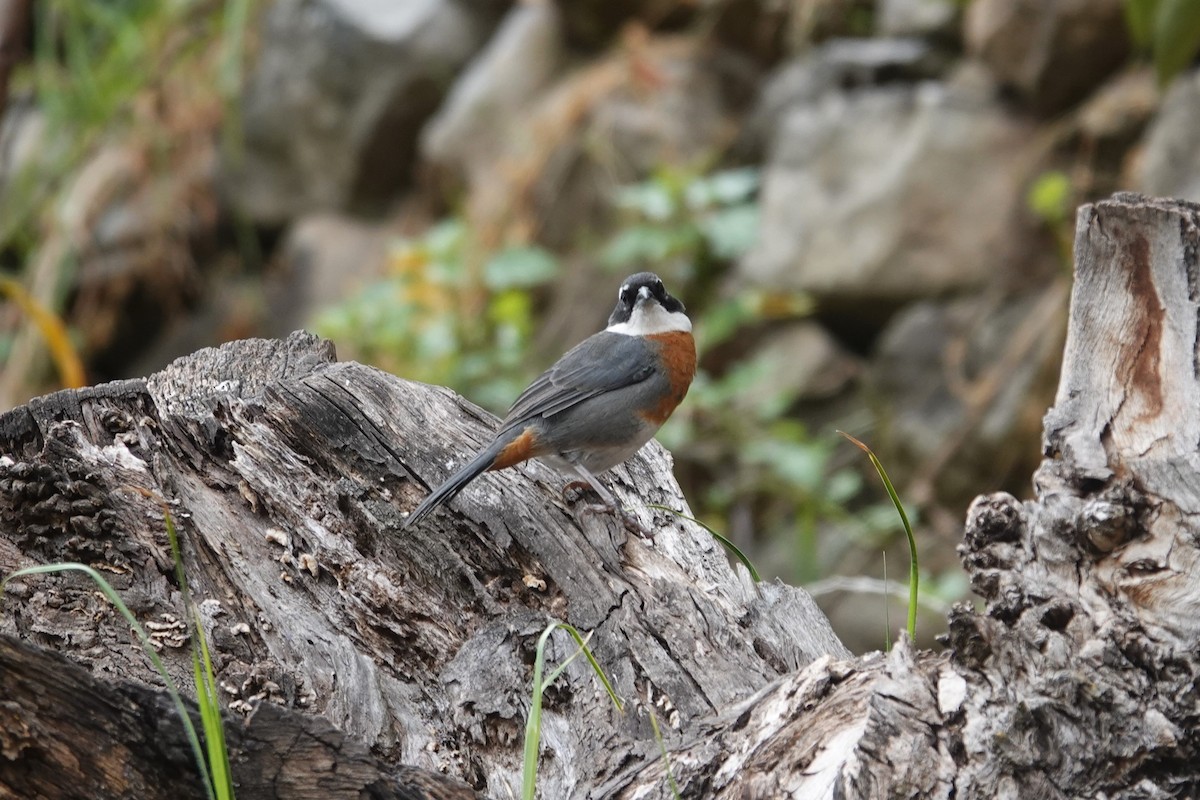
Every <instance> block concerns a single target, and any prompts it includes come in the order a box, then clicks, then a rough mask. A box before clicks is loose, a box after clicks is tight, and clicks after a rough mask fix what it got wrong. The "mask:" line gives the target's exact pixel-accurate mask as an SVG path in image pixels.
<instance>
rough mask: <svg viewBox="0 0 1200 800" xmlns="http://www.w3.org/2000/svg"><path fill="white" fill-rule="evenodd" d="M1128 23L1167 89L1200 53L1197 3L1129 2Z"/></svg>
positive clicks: (1176, 0) (1193, 0) (1190, 0)
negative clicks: (1148, 53) (1173, 79)
mask: <svg viewBox="0 0 1200 800" xmlns="http://www.w3.org/2000/svg"><path fill="white" fill-rule="evenodd" d="M1125 21H1126V23H1127V25H1128V26H1129V34H1130V36H1131V37H1132V38H1133V41H1134V43H1135V44H1137V46H1138V47H1140V48H1142V49H1144V50H1148V51H1149V52H1150V55H1151V57H1152V59H1153V61H1154V69H1155V72H1156V73H1157V74H1158V82H1159V83H1160V84H1161V85H1164V86H1165V85H1166V84H1167V83H1169V82H1170V80H1171V78H1173V77H1175V75H1176V74H1178V73H1179V72H1180V70H1182V69H1184V68H1185V67H1187V66H1188V64H1190V63H1191V62H1192V61H1193V60H1194V59H1195V58H1196V54H1197V53H1198V52H1200V3H1197V2H1196V0H1125Z"/></svg>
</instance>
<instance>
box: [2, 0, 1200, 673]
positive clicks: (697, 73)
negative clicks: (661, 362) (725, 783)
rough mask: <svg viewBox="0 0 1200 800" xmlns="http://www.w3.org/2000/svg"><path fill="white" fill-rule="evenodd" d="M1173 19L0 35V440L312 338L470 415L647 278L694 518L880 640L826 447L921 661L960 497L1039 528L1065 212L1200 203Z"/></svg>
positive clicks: (697, 14)
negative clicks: (634, 277) (684, 384)
mask: <svg viewBox="0 0 1200 800" xmlns="http://www.w3.org/2000/svg"><path fill="white" fill-rule="evenodd" d="M1197 7H1200V6H1198V4H1195V3H1190V2H1187V0H1157V1H1156V0H972V1H971V2H965V1H964V0H526V1H525V2H520V1H518V0H404V2H396V0H274V2H265V1H264V2H252V0H108V1H107V2H103V3H98V2H91V1H90V0H39V1H38V2H37V3H34V2H32V0H0V25H2V26H3V28H2V30H0V104H2V106H3V116H2V118H0V258H2V261H0V290H2V291H3V296H4V298H5V300H4V303H3V305H2V306H0V363H3V374H2V376H0V409H6V408H10V407H12V406H14V405H17V404H20V403H22V402H24V401H25V400H27V399H29V398H30V397H32V396H34V395H37V394H40V393H44V392H47V391H50V390H53V389H56V388H60V387H61V386H63V385H65V384H70V383H74V382H78V381H79V380H81V378H80V377H79V374H78V368H82V374H83V376H84V377H83V378H82V379H83V380H86V381H87V382H89V383H95V382H100V381H105V380H111V379H114V378H120V377H127V376H133V375H144V374H147V373H149V372H152V371H154V370H156V369H159V368H161V367H162V366H163V365H165V364H166V363H167V362H168V361H170V360H171V359H172V358H174V357H177V356H179V355H181V354H184V353H187V352H190V351H192V350H194V349H196V348H197V347H201V346H204V345H209V344H215V343H218V342H221V341H224V340H228V339H231V338H238V337H244V336H280V335H283V334H285V333H287V332H288V331H290V330H292V329H294V328H297V327H308V328H311V329H315V330H316V331H318V332H319V333H321V334H323V335H325V336H328V337H331V338H332V339H334V340H335V342H336V343H337V347H338V351H339V354H340V356H341V357H342V358H352V359H359V360H363V361H368V362H371V363H375V364H378V365H379V366H381V367H383V368H385V369H388V370H390V371H392V372H394V373H396V374H398V375H401V376H404V377H408V378H413V379H418V380H424V381H431V382H436V383H443V384H447V385H450V386H452V387H454V388H455V389H457V390H458V391H460V392H462V393H464V394H465V395H467V396H468V397H470V398H471V399H472V400H475V401H476V402H479V403H481V404H482V405H485V406H487V407H489V408H490V409H492V410H493V411H496V412H498V413H500V412H503V410H504V409H505V407H506V406H507V404H508V403H509V402H510V401H511V400H512V399H513V398H514V397H515V395H516V393H517V392H518V391H519V389H520V388H521V387H522V386H523V385H524V384H525V382H526V381H527V380H528V379H529V378H531V377H532V376H533V375H535V374H536V373H537V372H538V371H540V370H541V369H543V368H544V367H545V366H546V365H547V364H548V363H549V362H550V361H551V360H553V359H554V358H555V357H557V355H558V354H560V353H561V352H562V351H563V350H564V349H565V348H566V347H567V346H569V345H570V344H572V343H574V342H575V341H577V340H579V339H581V338H583V337H584V336H586V335H588V334H589V333H591V332H593V331H595V330H596V329H597V328H598V327H600V326H601V325H602V324H603V322H604V318H605V316H606V315H607V313H608V311H609V306H610V305H611V303H610V300H611V299H612V295H613V293H614V287H615V286H616V285H617V282H618V280H619V278H620V277H622V276H624V275H626V274H628V273H630V272H632V271H635V270H638V269H642V268H649V269H653V270H656V271H658V272H659V273H660V274H662V275H663V277H664V279H666V281H667V282H668V285H669V286H670V287H671V288H672V291H673V292H674V293H676V294H678V295H679V296H681V297H682V298H684V299H685V301H686V302H687V303H688V305H689V309H690V311H691V312H692V315H693V318H694V319H695V320H696V323H697V333H698V338H699V342H700V347H701V353H702V357H701V364H702V372H701V374H700V375H699V376H698V378H697V381H696V384H695V386H694V388H693V389H692V393H691V395H690V396H689V399H688V401H687V402H686V403H685V404H684V406H683V407H682V408H681V410H680V411H679V412H678V413H677V414H676V416H675V418H674V419H673V420H672V421H671V422H670V423H669V425H668V426H667V427H666V428H665V429H664V430H663V432H662V434H661V437H660V438H661V439H662V440H663V441H664V443H666V444H667V445H668V446H669V447H670V448H671V449H672V451H673V452H674V454H675V459H676V471H677V474H678V476H679V479H680V482H681V483H682V484H683V486H684V489H685V491H686V493H687V495H688V496H689V498H691V503H692V507H693V509H694V510H695V511H696V513H697V514H698V515H699V516H700V517H701V518H702V519H703V520H704V521H705V522H707V523H708V524H710V525H711V526H713V527H714V528H716V529H718V530H721V531H723V532H724V533H726V534H727V535H728V536H730V537H731V538H732V539H733V540H734V541H735V542H736V543H738V544H739V545H740V546H741V547H742V548H743V549H745V550H746V551H748V552H749V553H750V554H751V556H752V558H753V559H754V560H755V561H756V562H757V564H758V566H759V568H760V569H761V570H762V571H763V572H764V573H765V574H767V575H769V576H779V577H782V578H783V579H785V580H787V581H792V582H800V583H804V584H806V585H808V586H810V587H811V588H812V589H813V591H814V593H815V594H816V596H817V598H818V601H819V602H820V603H821V604H822V606H823V607H824V608H825V609H826V611H827V612H828V613H829V614H830V616H831V618H832V619H833V620H834V622H835V625H836V626H837V627H838V629H839V632H840V634H841V635H842V638H843V640H844V641H846V642H847V644H849V645H850V646H851V647H854V648H857V649H860V650H863V649H870V648H876V647H880V646H882V645H883V643H884V638H885V633H884V630H885V627H887V626H888V625H889V624H890V625H891V627H892V628H893V629H895V628H896V627H898V626H900V625H901V624H902V621H903V618H904V613H903V610H902V608H903V595H904V587H903V582H904V576H905V573H906V570H907V547H906V545H905V543H904V538H903V535H902V533H901V530H900V527H899V524H898V520H897V519H896V516H895V512H894V511H893V510H892V509H891V507H890V506H889V505H888V504H887V503H886V497H885V495H884V494H883V493H882V491H881V489H880V488H879V486H878V480H877V478H876V477H875V476H874V474H873V473H871V472H870V471H869V466H868V465H867V463H866V462H865V460H864V459H863V458H862V457H861V454H860V453H859V452H858V451H857V450H855V449H854V448H853V447H852V446H850V445H849V444H848V443H846V442H845V441H844V440H842V439H840V437H838V436H837V435H836V434H835V431H836V430H837V429H843V430H846V431H848V432H850V433H852V434H854V435H856V436H858V437H859V438H861V439H863V440H865V441H866V442H868V443H869V444H871V445H872V446H873V447H875V449H876V450H877V452H878V453H879V454H880V456H881V457H882V459H883V462H884V464H885V465H886V466H887V467H888V470H889V472H890V473H891V475H892V478H893V480H894V481H895V482H896V483H897V485H898V487H899V488H900V491H901V494H902V496H903V497H904V499H905V500H906V501H907V504H908V506H909V508H910V511H911V512H912V513H913V514H914V516H915V518H916V520H917V525H918V536H919V542H920V547H921V553H922V562H921V563H922V571H923V573H924V578H925V582H924V584H923V587H922V589H923V596H924V598H925V603H926V606H925V607H926V611H927V616H926V618H925V619H924V620H923V621H922V624H921V625H920V631H921V633H922V638H923V639H924V643H926V644H930V643H932V637H933V636H934V635H936V634H937V633H938V632H939V627H938V626H939V624H940V623H939V619H940V618H939V613H940V612H942V611H943V610H944V609H945V607H946V605H947V604H949V603H951V602H954V601H957V600H961V599H969V598H968V594H967V589H966V586H965V581H964V580H963V579H962V577H961V574H960V572H959V569H958V561H957V558H956V556H955V546H956V544H957V542H958V539H959V533H960V526H961V523H962V520H963V515H964V511H965V508H966V505H967V503H968V502H969V501H970V499H971V498H972V497H973V496H974V495H975V494H977V493H981V492H988V491H993V490H1000V489H1003V490H1008V491H1010V492H1013V493H1015V494H1017V495H1018V496H1027V495H1029V493H1030V483H1029V476H1030V474H1031V472H1032V469H1033V467H1034V466H1035V464H1036V462H1037V461H1038V459H1039V458H1040V443H1039V435H1040V421H1041V415H1042V413H1043V412H1044V410H1045V409H1046V408H1047V406H1048V404H1049V403H1050V401H1051V398H1052V394H1053V391H1054V388H1055V380H1056V375H1057V359H1058V357H1059V353H1060V351H1061V346H1062V336H1063V329H1064V324H1065V319H1066V302H1067V297H1068V294H1069V281H1070V242H1071V239H1072V224H1073V210H1074V208H1075V206H1076V205H1077V204H1079V203H1081V202H1084V201H1087V200H1090V199H1093V198H1097V197H1102V196H1105V195H1107V194H1109V193H1110V192H1112V191H1114V190H1117V189H1131V190H1141V191H1146V192H1150V193H1155V194H1164V195H1173V196H1178V197H1186V198H1189V199H1193V200H1200V155H1198V154H1200V71H1197V70H1196V69H1194V68H1193V66H1192V64H1193V62H1194V60H1195V54H1196V49H1197V43H1198V42H1200V18H1198V17H1200V15H1198V14H1197V12H1196V11H1195V10H1194V9H1195V8H1197ZM39 310H40V311H39ZM72 364H75V367H76V369H74V370H73V369H72ZM885 576H886V578H887V583H886V584H885V583H884V578H885ZM885 586H886V587H888V588H889V589H890V590H891V591H892V592H893V593H894V595H895V597H893V598H891V599H890V600H889V599H885V593H884V592H883V591H882V590H883V589H884V587H885ZM889 605H890V608H889Z"/></svg>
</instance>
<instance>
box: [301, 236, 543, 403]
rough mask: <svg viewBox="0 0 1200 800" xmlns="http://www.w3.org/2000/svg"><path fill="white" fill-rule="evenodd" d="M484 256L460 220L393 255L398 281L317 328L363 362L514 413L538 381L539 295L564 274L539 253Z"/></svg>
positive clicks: (370, 290) (511, 250) (374, 288)
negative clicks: (532, 349)
mask: <svg viewBox="0 0 1200 800" xmlns="http://www.w3.org/2000/svg"><path fill="white" fill-rule="evenodd" d="M479 249H480V248H479V247H478V246H477V244H476V243H475V242H474V241H473V239H472V236H471V233H470V231H469V230H468V228H467V226H466V224H465V223H464V222H463V221H462V220H459V219H450V220H447V221H445V222H442V223H440V224H438V225H436V226H434V227H432V228H430V229H429V230H428V231H427V232H426V233H425V234H424V235H423V236H421V237H418V238H414V239H404V240H401V241H399V242H397V243H396V245H395V247H394V248H393V251H392V254H391V258H390V273H391V274H390V275H388V276H387V277H386V278H384V279H383V280H380V281H376V282H374V283H372V284H370V285H369V286H366V287H364V288H363V289H362V290H361V291H360V292H359V293H358V294H357V296H355V297H354V298H352V299H351V300H350V301H348V302H346V303H343V304H341V305H339V306H336V307H334V308H331V309H328V310H326V311H325V312H324V313H322V314H321V315H320V316H319V318H318V319H317V322H316V328H317V330H318V332H320V333H321V334H322V335H323V336H327V337H329V338H331V339H334V340H335V341H337V342H338V343H339V344H340V345H344V346H345V347H346V348H347V349H348V351H349V354H350V355H351V356H352V357H354V358H358V359H359V360H362V361H367V362H370V363H373V364H376V365H378V366H380V367H382V368H384V369H387V370H389V371H391V372H394V373H396V374H399V375H403V376H404V377H406V378H412V379H414V380H420V381H425V382H428V383H437V384H444V385H447V386H450V387H452V388H454V389H456V390H458V391H460V392H462V393H464V394H466V395H467V396H469V397H470V398H471V399H472V400H474V401H475V402H478V403H480V404H482V405H483V406H485V407H488V408H491V409H493V410H497V411H499V410H501V409H504V408H506V407H507V406H508V404H509V403H511V402H512V401H513V400H514V399H515V398H516V396H517V394H519V393H520V391H521V389H523V388H524V386H525V382H526V380H527V379H528V377H529V375H528V363H527V361H528V355H529V353H528V351H529V346H530V340H531V337H532V334H533V332H534V307H533V300H532V298H531V296H530V292H529V290H530V289H534V288H537V287H539V286H542V285H544V284H546V283H548V282H549V281H550V280H551V279H552V278H554V276H555V275H557V274H558V269H559V268H558V262H557V260H556V259H555V258H554V257H553V256H552V255H551V254H550V253H548V252H547V251H545V250H543V249H541V248H538V247H533V246H529V245H519V246H513V247H505V248H503V249H501V250H499V251H498V252H495V253H491V254H487V253H483V254H477V251H478V250H479Z"/></svg>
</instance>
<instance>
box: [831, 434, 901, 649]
mask: <svg viewBox="0 0 1200 800" xmlns="http://www.w3.org/2000/svg"><path fill="white" fill-rule="evenodd" d="M838 433H840V434H841V435H842V436H845V437H846V438H847V439H849V440H850V442H851V443H853V444H854V445H855V446H856V447H857V448H858V449H859V450H862V451H863V452H864V453H866V454H867V458H869V459H871V465H872V466H873V467H875V471H876V472H877V473H879V478H880V480H882V481H883V488H884V489H886V490H887V493H888V497H890V498H891V499H892V505H894V506H895V507H896V512H897V513H899V514H900V521H901V522H902V523H903V524H904V535H905V536H907V537H908V553H909V569H908V638H910V639H915V638H916V635H917V593H918V588H919V585H920V576H919V573H918V568H917V540H916V537H914V536H913V529H912V523H910V522H909V521H908V514H906V513H905V512H904V504H903V503H901V502H900V496H899V495H898V494H896V487H894V486H892V480H891V478H889V477H888V474H887V470H885V469H884V468H883V463H882V462H880V460H879V458H878V457H877V456H876V455H875V452H874V451H873V450H871V448H869V447H867V446H866V445H865V444H863V443H862V442H860V441H859V440H858V439H855V438H854V437H853V436H851V435H850V434H848V433H846V432H845V431H838Z"/></svg>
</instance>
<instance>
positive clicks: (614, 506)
mask: <svg viewBox="0 0 1200 800" xmlns="http://www.w3.org/2000/svg"><path fill="white" fill-rule="evenodd" d="M572 466H573V467H574V468H575V472H577V473H578V474H579V476H580V477H582V478H583V480H582V481H571V482H570V483H568V484H567V485H566V486H564V487H563V496H564V497H565V496H566V492H567V490H569V489H586V488H591V490H592V491H594V492H595V493H596V494H597V495H599V497H600V499H601V500H602V501H603V502H604V504H603V505H601V506H588V510H589V511H607V512H608V513H610V514H613V515H614V516H616V517H618V518H619V519H620V520H621V522H622V524H624V525H625V527H626V529H628V530H629V531H630V532H631V533H635V534H637V535H638V536H641V537H642V538H643V539H648V538H653V535H652V533H651V532H650V531H648V530H646V528H645V527H644V526H643V525H642V523H641V522H639V521H638V519H637V517H635V516H633V514H631V513H630V512H628V511H626V510H625V508H624V507H622V506H621V504H620V503H618V502H617V498H616V497H615V496H613V493H612V492H610V491H609V490H608V487H606V486H605V485H604V484H603V483H601V482H600V479H599V478H597V477H596V476H595V475H593V474H592V473H591V471H590V470H589V469H587V468H586V467H584V466H583V465H582V464H573V465H572Z"/></svg>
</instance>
